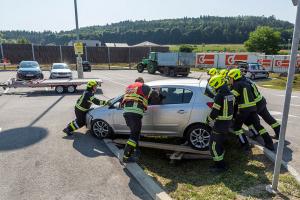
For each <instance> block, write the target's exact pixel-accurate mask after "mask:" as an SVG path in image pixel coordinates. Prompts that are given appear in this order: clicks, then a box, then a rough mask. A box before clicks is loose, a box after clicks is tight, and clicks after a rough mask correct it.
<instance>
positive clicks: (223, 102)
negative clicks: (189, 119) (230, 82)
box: [207, 75, 234, 172]
mask: <svg viewBox="0 0 300 200" xmlns="http://www.w3.org/2000/svg"><path fill="white" fill-rule="evenodd" d="M209 85H210V86H211V87H212V88H214V89H215V91H216V96H215V98H214V104H213V107H212V111H211V113H210V115H209V116H208V118H207V121H208V124H210V123H211V122H213V121H214V125H213V127H212V133H211V137H210V153H211V155H212V157H213V160H214V163H215V164H214V166H212V167H210V171H211V172H222V171H226V170H227V166H226V165H225V162H224V154H225V150H224V147H223V143H224V140H225V137H226V134H227V133H228V132H229V128H230V127H231V125H232V117H233V112H234V95H233V94H232V93H231V92H230V89H229V88H228V86H227V84H226V83H225V80H224V78H223V77H222V76H221V75H216V76H213V77H212V78H211V79H210V80H209Z"/></svg>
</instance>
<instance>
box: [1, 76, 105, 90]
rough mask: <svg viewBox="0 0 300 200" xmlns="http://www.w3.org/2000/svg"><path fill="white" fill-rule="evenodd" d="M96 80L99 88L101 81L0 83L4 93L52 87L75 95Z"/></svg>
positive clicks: (17, 81) (45, 80) (61, 80)
mask: <svg viewBox="0 0 300 200" xmlns="http://www.w3.org/2000/svg"><path fill="white" fill-rule="evenodd" d="M90 80H95V81H97V82H98V84H99V86H101V83H103V81H102V80H101V79H56V80H55V79H51V80H50V79H43V80H30V81H23V80H22V81H20V80H16V79H15V78H11V79H9V80H8V81H6V82H0V87H2V88H3V90H4V92H3V93H7V92H8V90H9V89H10V88H39V87H50V88H55V92H57V93H58V94H62V93H64V92H67V93H74V92H76V87H78V86H80V85H86V84H87V83H88V81H90Z"/></svg>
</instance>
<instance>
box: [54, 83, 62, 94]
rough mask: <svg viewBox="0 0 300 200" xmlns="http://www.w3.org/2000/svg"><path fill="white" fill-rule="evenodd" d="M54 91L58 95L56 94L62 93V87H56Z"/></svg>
mask: <svg viewBox="0 0 300 200" xmlns="http://www.w3.org/2000/svg"><path fill="white" fill-rule="evenodd" d="M55 91H56V92H57V93H58V94H61V93H63V92H64V87H63V86H61V85H58V86H56V87H55Z"/></svg>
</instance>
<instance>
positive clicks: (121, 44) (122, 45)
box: [105, 43, 129, 47]
mask: <svg viewBox="0 0 300 200" xmlns="http://www.w3.org/2000/svg"><path fill="white" fill-rule="evenodd" d="M105 46H107V47H129V46H128V44H127V43H105Z"/></svg>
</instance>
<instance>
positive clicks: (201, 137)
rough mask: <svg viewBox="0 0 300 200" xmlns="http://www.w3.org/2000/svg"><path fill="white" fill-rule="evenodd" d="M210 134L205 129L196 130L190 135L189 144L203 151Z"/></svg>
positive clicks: (207, 143)
mask: <svg viewBox="0 0 300 200" xmlns="http://www.w3.org/2000/svg"><path fill="white" fill-rule="evenodd" d="M209 138H210V134H209V132H207V131H206V130H205V129H202V128H196V129H194V130H193V131H192V132H191V134H190V142H191V144H192V145H193V146H194V147H196V148H198V149H203V148H205V147H208V145H209Z"/></svg>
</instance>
